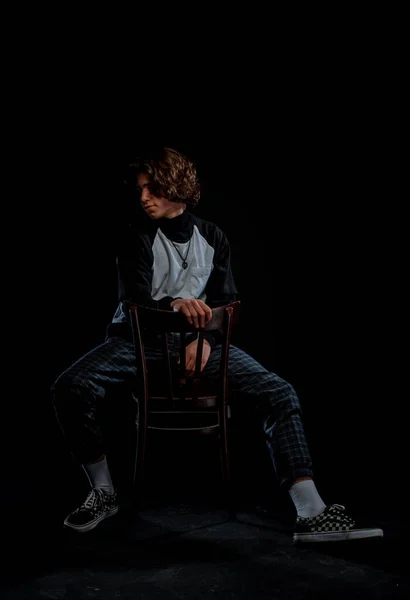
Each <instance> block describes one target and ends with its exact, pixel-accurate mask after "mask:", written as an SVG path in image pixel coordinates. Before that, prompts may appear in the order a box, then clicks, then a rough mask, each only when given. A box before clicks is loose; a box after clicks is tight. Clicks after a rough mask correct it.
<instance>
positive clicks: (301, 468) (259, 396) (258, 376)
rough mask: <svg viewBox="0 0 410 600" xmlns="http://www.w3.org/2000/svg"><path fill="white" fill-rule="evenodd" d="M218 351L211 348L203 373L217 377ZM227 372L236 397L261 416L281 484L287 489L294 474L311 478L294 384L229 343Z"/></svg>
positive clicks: (218, 348) (309, 461)
mask: <svg viewBox="0 0 410 600" xmlns="http://www.w3.org/2000/svg"><path fill="white" fill-rule="evenodd" d="M220 353H221V347H220V346H218V347H216V348H214V349H213V351H212V352H211V355H210V357H209V360H208V363H207V364H206V366H205V369H204V375H207V376H208V377H216V376H217V374H218V367H219V361H220ZM228 375H229V386H230V390H231V391H232V392H234V394H233V397H234V398H235V397H238V398H239V401H240V402H241V403H242V402H243V403H244V405H245V406H246V407H247V408H248V407H250V408H251V410H254V411H255V414H256V415H257V416H258V418H259V417H260V418H261V419H262V423H263V430H264V432H265V436H266V443H267V446H268V450H269V454H270V456H271V459H272V462H273V466H274V469H275V472H276V474H277V477H278V479H279V482H280V484H281V485H282V486H284V487H285V488H286V487H289V485H290V484H291V483H292V481H293V480H294V479H296V478H297V477H313V473H312V461H311V457H310V453H309V449H308V446H307V442H306V439H305V433H304V428H303V424H302V420H301V407H300V403H299V399H298V397H297V395H296V392H295V390H294V389H293V387H292V386H291V385H290V384H289V383H287V382H286V381H284V380H283V379H281V378H280V377H278V375H276V374H275V373H271V372H269V371H268V370H267V369H265V368H264V367H263V366H262V365H261V364H259V363H258V362H257V361H256V360H255V359H254V358H253V357H251V356H250V355H249V354H247V353H246V352H244V351H243V350H241V349H240V348H237V347H236V346H234V345H232V344H231V346H230V352H229V366H228Z"/></svg>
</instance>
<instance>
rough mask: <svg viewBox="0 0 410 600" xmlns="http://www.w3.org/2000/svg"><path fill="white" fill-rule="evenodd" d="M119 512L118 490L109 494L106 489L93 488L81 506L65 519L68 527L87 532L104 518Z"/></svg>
mask: <svg viewBox="0 0 410 600" xmlns="http://www.w3.org/2000/svg"><path fill="white" fill-rule="evenodd" d="M117 512H118V501H117V492H116V491H114V493H113V494H107V492H106V491H105V490H102V489H100V488H93V489H92V490H91V491H90V492H89V494H88V496H87V498H86V499H85V501H84V502H83V504H82V505H81V506H80V508H77V509H76V510H75V511H73V512H72V513H71V514H70V515H68V517H67V518H66V519H65V521H64V525H65V526H66V527H70V529H74V530H75V531H79V532H82V533H85V532H86V531H90V530H91V529H94V527H96V526H97V525H98V523H101V521H103V520H104V519H107V518H108V517H112V516H113V515H115V514H116V513H117Z"/></svg>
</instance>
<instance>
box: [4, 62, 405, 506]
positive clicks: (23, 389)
mask: <svg viewBox="0 0 410 600" xmlns="http://www.w3.org/2000/svg"><path fill="white" fill-rule="evenodd" d="M85 80H86V78H85ZM271 83H272V82H271ZM58 84H59V85H58V86H57V88H55V89H54V94H53V95H50V96H48V99H49V101H48V102H47V101H46V100H45V97H47V94H44V98H43V97H42V99H41V101H38V102H35V103H33V104H31V105H30V106H27V107H26V112H25V118H24V120H23V118H22V117H21V118H20V119H17V122H18V124H19V128H18V133H17V134H16V135H14V136H12V137H13V142H12V143H11V144H10V147H9V155H10V156H11V159H12V160H11V163H12V165H13V170H12V185H11V186H9V187H8V188H7V191H6V193H7V198H8V199H9V202H8V203H7V204H8V205H9V206H10V207H11V208H12V217H10V220H12V222H13V224H16V225H17V226H16V233H15V234H13V236H12V238H11V239H10V242H9V244H8V246H7V248H8V249H7V251H6V256H7V260H6V261H5V263H6V269H7V273H6V274H5V277H6V276H7V283H6V286H5V288H6V289H5V293H4V299H5V308H4V316H3V321H4V328H5V330H7V331H8V330H9V329H10V331H11V334H10V342H7V345H6V344H5V348H4V351H5V353H6V354H7V358H8V362H9V366H7V368H6V373H5V375H4V379H5V381H8V380H9V378H10V379H11V382H10V384H11V385H10V387H9V386H7V388H8V390H9V391H8V392H7V394H6V397H7V398H8V401H7V402H6V408H9V407H11V408H12V413H13V414H12V417H10V420H8V419H7V418H6V417H5V420H4V421H3V423H4V424H5V427H4V441H5V442H6V448H7V454H6V456H7V459H6V461H5V462H6V464H5V479H4V482H5V487H6V488H7V489H12V490H14V489H20V488H21V487H24V488H25V489H26V490H27V489H29V490H32V492H33V495H35V494H37V493H38V492H37V490H38V489H39V488H38V484H39V483H41V484H50V488H51V487H52V486H53V485H54V484H55V482H56V481H57V482H60V483H61V484H62V485H63V484H64V482H65V481H66V479H67V478H69V477H71V476H72V475H73V473H72V471H70V468H69V467H68V465H69V461H68V459H67V456H66V455H65V453H64V450H63V446H62V444H61V443H60V438H59V432H58V431H57V429H56V423H55V421H54V416H53V413H52V409H51V404H50V401H51V398H50V395H49V388H50V386H51V384H52V383H53V381H54V380H55V378H56V377H57V376H58V375H59V374H60V373H61V372H62V370H64V369H65V368H67V367H68V366H69V365H70V364H71V363H72V362H73V361H74V360H76V359H77V358H79V357H80V356H81V355H82V354H83V353H84V352H86V351H88V350H90V349H91V348H93V347H94V346H95V345H97V344H99V343H101V342H102V341H103V339H104V335H105V327H106V325H107V324H108V322H109V321H110V319H111V317H112V314H113V311H114V309H115V306H116V300H117V298H116V269H115V253H116V243H117V237H116V236H117V235H118V232H119V231H120V230H121V225H122V224H124V222H126V221H127V219H128V217H129V215H130V214H131V213H132V211H133V210H134V207H133V206H132V204H130V197H129V195H128V194H127V193H125V190H124V185H123V168H124V165H125V164H126V163H127V161H128V160H129V159H130V158H132V157H133V156H134V155H135V154H136V153H137V152H138V151H139V150H140V149H142V148H144V146H146V145H147V144H149V145H152V144H161V145H168V146H171V147H174V148H177V149H179V150H181V151H182V152H184V153H186V154H188V155H189V156H190V157H191V158H193V159H194V160H195V162H196V165H197V168H198V173H199V177H200V181H201V184H202V198H201V202H200V204H199V206H198V208H197V210H196V214H198V216H200V217H203V218H205V219H209V220H211V221H213V222H215V223H217V224H218V225H219V226H220V227H221V228H222V229H223V230H224V231H225V233H226V234H227V236H228V239H229V240H230V243H231V248H232V265H233V272H234V276H235V279H236V283H237V287H238V289H239V293H240V299H241V301H242V315H241V324H240V326H239V329H238V331H236V332H235V343H236V344H237V345H239V346H240V347H242V348H243V349H244V350H245V351H247V352H249V353H250V354H251V355H252V356H254V357H255V358H256V359H257V360H259V361H260V362H261V363H262V364H263V365H264V366H265V367H266V368H268V369H270V370H272V371H274V372H276V373H278V374H279V375H280V376H282V377H283V378H285V379H286V380H288V381H289V382H291V383H292V384H293V386H294V387H295V389H296V391H297V392H298V394H299V396H300V399H301V403H302V407H303V410H304V419H305V425H306V432H307V438H308V441H309V444H310V447H311V451H312V455H313V459H314V466H315V472H316V476H317V480H318V486H319V487H320V489H321V490H324V491H323V495H324V496H325V500H326V501H330V500H334V501H343V500H347V501H350V502H353V503H357V504H359V505H360V506H366V505H371V506H372V511H374V512H376V513H378V514H385V513H387V512H388V511H389V510H390V509H391V508H396V507H397V506H398V505H400V503H401V502H403V499H402V495H401V494H400V491H399V489H400V486H401V479H402V477H403V476H404V477H405V476H406V474H407V469H408V467H407V465H408V460H407V457H408V451H407V443H406V435H405V425H406V424H405V410H406V406H405V405H406V403H407V400H408V391H407V390H408V388H407V385H406V383H403V380H405V376H404V377H403V373H404V374H405V373H406V372H407V365H406V362H405V355H406V342H407V336H406V335H405V334H404V328H405V315H406V310H405V309H406V306H405V301H404V290H405V287H406V273H407V268H406V262H405V252H404V242H405V226H404V213H403V201H404V197H403V195H402V191H401V189H400V188H399V186H398V181H397V176H396V172H397V170H400V158H398V157H399V153H397V150H398V142H399V140H398V139H397V138H396V137H394V135H393V137H392V128H393V129H394V125H395V124H394V118H395V115H394V114H393V113H391V112H389V110H387V111H386V110H385V111H384V112H382V113H380V109H381V107H382V106H383V101H382V99H381V97H380V95H378V88H377V85H376V86H374V87H372V86H370V87H368V85H367V83H366V85H365V84H364V82H363V79H361V78H360V77H357V79H354V78H353V79H351V78H350V79H349V85H346V84H345V83H344V80H343V79H340V78H334V80H331V78H327V79H323V78H318V79H315V78H314V75H313V73H311V74H310V77H308V75H306V79H301V80H299V84H298V85H295V86H294V87H293V88H292V89H291V91H290V90H289V88H288V87H287V86H284V87H283V88H280V89H282V90H283V93H282V94H278V87H276V88H272V87H271V86H269V85H267V86H266V89H264V90H260V89H259V90H258V93H257V94H256V93H255V94H250V95H249V94H248V95H247V96H245V95H244V94H243V93H242V92H243V91H244V89H243V88H241V86H239V89H238V90H235V92H234V93H231V94H225V93H224V94H222V93H221V89H220V87H219V86H218V85H217V84H206V85H205V84H203V86H202V90H201V85H200V86H199V94H194V93H193V92H192V91H189V92H187V91H186V90H185V93H184V90H180V89H179V88H178V86H177V89H176V90H174V91H173V92H172V93H169V88H166V90H161V86H160V85H159V84H158V87H156V88H151V87H149V86H148V91H149V92H155V93H153V96H155V99H156V102H155V104H154V103H153V104H152V105H149V108H147V107H146V104H141V103H139V101H138V98H141V97H145V98H146V96H147V89H146V88H145V87H144V86H142V89H141V90H139V94H136V96H135V100H134V96H133V97H132V98H130V97H128V96H127V89H126V86H125V85H124V86H123V87H122V86H121V85H120V84H118V83H117V87H116V88H115V90H116V94H115V97H116V100H115V104H110V102H109V101H108V100H107V98H106V97H105V96H104V94H103V89H101V90H100V91H99V93H98V94H95V91H94V92H93V94H92V95H90V94H86V93H85V92H84V89H83V87H82V86H80V85H78V86H77V87H75V88H74V91H73V89H72V88H71V87H70V85H69V83H66V84H64V82H63V79H62V80H61V81H59V82H58ZM245 87H246V86H245ZM48 89H49V88H48ZM269 90H270V91H269ZM275 90H276V91H275ZM87 91H88V89H87ZM165 91H168V95H165V100H164V101H162V95H161V94H162V93H164V94H165ZM201 91H203V93H202V95H200V94H201ZM50 92H51V88H50ZM248 92H249V89H248ZM170 97H171V99H172V102H171V101H170V100H169V98H170ZM194 98H195V99H194ZM278 98H280V99H278ZM380 114H382V117H380ZM12 123H13V121H11V122H10V121H9V125H12ZM10 220H5V221H4V222H3V233H4V238H5V239H9V238H8V237H7V236H9V235H10V232H9V231H8V223H9V222H10ZM9 424H11V427H12V428H11V429H9ZM258 467H259V469H258ZM67 469H68V474H67ZM255 470H256V471H257V476H256V479H258V480H259V481H263V480H265V479H266V480H267V479H268V478H272V477H273V475H272V473H271V471H270V468H269V463H268V462H266V461H265V462H263V461H261V463H260V464H259V463H258V464H257V465H256V469H255ZM248 475H249V473H248ZM41 489H42V492H41V493H45V490H46V489H47V488H44V486H42V487H41ZM326 494H328V496H326ZM333 494H334V495H333Z"/></svg>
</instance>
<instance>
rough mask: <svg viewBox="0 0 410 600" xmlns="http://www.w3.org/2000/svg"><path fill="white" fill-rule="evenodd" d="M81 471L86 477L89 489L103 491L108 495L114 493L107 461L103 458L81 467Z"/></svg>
mask: <svg viewBox="0 0 410 600" xmlns="http://www.w3.org/2000/svg"><path fill="white" fill-rule="evenodd" d="M83 469H84V471H85V473H86V475H87V477H88V481H89V482H90V485H91V487H93V488H100V489H102V490H105V491H106V492H107V493H108V494H113V493H114V486H113V484H112V480H111V475H110V471H109V469H108V464H107V459H106V457H105V456H104V458H103V459H102V460H100V461H98V462H96V463H88V464H87V465H83Z"/></svg>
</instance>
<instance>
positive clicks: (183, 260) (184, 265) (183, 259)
mask: <svg viewBox="0 0 410 600" xmlns="http://www.w3.org/2000/svg"><path fill="white" fill-rule="evenodd" d="M191 237H192V236H191ZM170 241H171V242H172V240H170ZM172 245H173V246H174V248H175V250H176V251H177V252H178V254H179V256H180V257H181V258H182V268H183V269H186V268H187V266H188V263H187V261H186V259H187V257H188V254H189V247H190V245H191V238H189V244H188V251H187V253H186V256H185V258H184V257H183V256H181V254H180V252H179V250H178V248H177V247H176V246H175V244H174V242H172Z"/></svg>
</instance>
